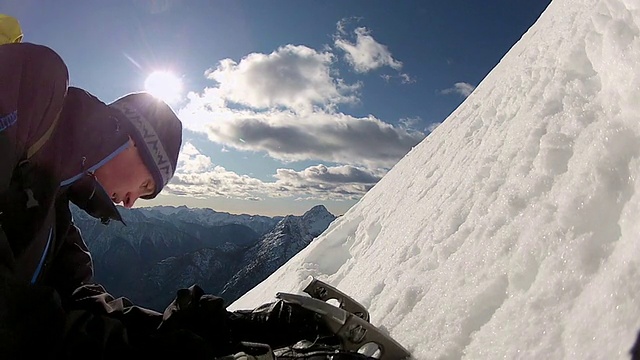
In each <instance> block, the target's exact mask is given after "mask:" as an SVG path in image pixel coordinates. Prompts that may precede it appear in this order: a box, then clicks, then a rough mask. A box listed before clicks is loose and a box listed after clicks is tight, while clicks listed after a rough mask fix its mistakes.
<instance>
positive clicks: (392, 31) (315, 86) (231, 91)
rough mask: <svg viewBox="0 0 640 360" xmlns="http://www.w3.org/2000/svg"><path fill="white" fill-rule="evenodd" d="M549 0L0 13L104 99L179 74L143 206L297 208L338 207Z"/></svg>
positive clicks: (30, 5)
mask: <svg viewBox="0 0 640 360" xmlns="http://www.w3.org/2000/svg"><path fill="white" fill-rule="evenodd" d="M548 4H549V1H547V0H540V1H507V0H495V1H494V0H492V1H484V2H479V1H458V0H454V1H360V0H357V1H356V0H354V1H293V0H291V1H290V0H286V1H284V0H278V1H186V0H184V1H139V0H134V1H109V2H99V1H64V2H63V1H60V2H52V1H48V2H45V1H28V0H27V1H25V0H22V1H7V2H4V3H3V4H2V5H0V13H5V14H9V15H12V16H15V17H17V18H18V20H19V21H20V23H21V25H22V27H23V31H24V34H25V41H28V42H34V43H39V44H44V45H48V46H50V47H52V48H53V49H55V50H56V51H58V53H60V55H61V56H62V57H63V59H65V61H66V62H67V65H68V67H69V70H70V76H71V79H70V82H71V85H73V86H78V87H82V88H84V89H86V90H88V91H89V92H91V93H93V94H95V95H96V96H97V97H98V98H100V99H101V100H103V101H105V102H107V103H108V102H111V101H113V100H114V99H116V98H118V97H119V96H121V95H124V94H126V93H129V92H133V91H139V90H145V89H146V88H145V81H146V80H147V79H148V77H149V75H150V74H152V73H154V72H155V71H160V70H162V71H166V72H169V73H171V74H173V75H174V76H176V77H177V78H179V80H180V82H181V87H180V89H181V90H180V91H178V92H177V95H178V96H179V97H176V98H174V100H172V101H171V106H172V107H173V108H174V110H175V111H176V112H177V113H178V114H179V115H180V117H181V119H182V120H183V122H184V125H185V131H184V141H183V149H182V152H181V155H180V158H179V168H178V170H177V172H176V176H175V177H174V179H173V180H172V182H171V183H170V185H169V186H168V187H167V189H166V190H165V191H163V193H162V194H161V195H160V196H158V198H157V199H155V200H152V201H146V202H144V201H141V202H140V203H139V205H140V206H149V205H161V204H166V205H187V206H190V207H207V208H212V209H214V210H217V211H228V212H232V213H248V214H264V215H286V214H301V213H303V212H304V211H306V210H308V209H309V208H311V207H312V206H314V205H316V204H324V205H325V206H326V207H327V208H328V209H329V211H331V212H332V213H334V214H336V215H341V214H342V213H344V212H345V211H346V210H348V209H349V208H350V207H351V206H352V205H353V204H355V202H357V201H358V200H359V199H360V198H361V196H362V195H363V194H364V193H365V192H366V191H367V190H368V189H370V188H371V187H372V186H374V185H375V183H376V182H377V181H378V180H379V179H380V178H381V177H382V176H384V174H385V173H386V172H387V171H388V170H389V169H390V168H391V167H393V165H394V164H395V163H396V162H397V161H398V160H399V159H400V158H402V156H404V154H406V153H407V152H408V151H409V150H410V149H411V147H413V146H415V145H416V144H417V143H419V142H420V141H421V140H422V139H424V137H425V136H428V134H429V132H430V131H431V130H432V129H433V128H434V127H435V126H437V125H438V124H439V123H440V122H442V121H443V120H444V119H445V118H446V117H447V116H448V115H449V114H450V113H451V112H452V111H454V110H455V109H456V108H457V107H458V105H460V103H461V102H462V101H464V99H465V97H466V96H468V95H469V93H470V92H471V91H472V90H473V89H474V87H475V86H477V85H478V84H479V83H480V81H482V79H483V78H484V77H485V76H486V75H487V74H488V73H489V72H490V71H491V69H493V67H494V66H495V65H496V64H497V63H498V62H499V61H500V59H501V58H502V57H503V56H504V54H506V52H507V51H508V50H509V49H510V48H511V46H513V45H514V44H515V43H516V42H517V41H518V40H519V39H520V37H521V36H522V35H523V34H524V33H525V32H526V31H527V29H528V28H529V27H530V26H531V25H532V24H533V23H534V22H535V20H536V19H537V18H538V17H539V16H540V14H541V13H542V11H543V10H544V9H545V8H546V6H547V5H548ZM162 84H164V86H165V87H166V86H168V85H167V84H169V83H168V82H164V83H162ZM162 84H161V85H162ZM177 89H179V87H178V86H177V85H176V86H170V89H164V90H177Z"/></svg>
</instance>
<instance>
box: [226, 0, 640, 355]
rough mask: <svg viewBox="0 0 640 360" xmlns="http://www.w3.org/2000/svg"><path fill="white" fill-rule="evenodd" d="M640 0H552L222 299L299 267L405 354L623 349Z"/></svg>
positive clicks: (633, 261) (639, 134) (289, 279)
mask: <svg viewBox="0 0 640 360" xmlns="http://www.w3.org/2000/svg"><path fill="white" fill-rule="evenodd" d="M639 190H640V1H638V0H554V1H552V2H551V4H550V5H549V7H548V8H547V9H546V10H545V12H544V13H543V14H542V15H541V17H540V18H539V19H538V21H537V22H536V23H535V24H534V25H533V26H532V27H531V28H530V29H529V31H528V32H527V33H526V34H525V35H524V36H523V37H522V39H521V40H520V41H519V42H518V43H517V44H516V45H514V46H513V48H512V49H511V50H510V51H509V52H508V53H507V54H506V55H505V57H504V58H503V59H502V60H501V62H500V63H499V64H498V65H497V66H496V67H495V68H494V69H493V70H492V71H491V72H490V73H489V75H487V77H486V78H485V79H484V80H483V81H482V83H481V84H479V86H478V87H477V88H476V89H475V91H474V92H473V93H472V94H471V95H470V96H469V97H468V98H467V99H466V100H465V102H464V103H463V104H462V105H461V106H460V107H459V108H458V109H456V110H455V111H454V112H453V113H452V114H451V115H450V116H449V117H448V118H447V119H446V120H445V121H444V122H443V123H442V125H440V126H439V127H438V128H436V129H435V131H434V132H433V133H432V134H430V135H429V136H428V137H427V138H426V139H425V140H424V141H423V142H422V143H420V144H419V145H418V146H416V147H415V148H414V149H412V151H411V152H410V153H409V154H407V155H406V156H405V157H404V158H403V159H402V160H401V161H400V162H399V163H398V164H397V165H396V166H395V167H394V168H393V169H392V170H391V171H390V172H389V173H388V174H387V175H386V176H385V177H384V178H383V179H382V180H381V181H380V182H379V183H378V184H377V185H376V186H375V187H374V188H373V189H372V190H370V191H369V192H368V193H367V194H366V195H365V196H364V197H363V198H362V199H361V201H359V202H358V203H357V204H356V205H355V206H353V207H352V208H351V209H350V210H349V211H348V212H347V213H346V214H345V215H344V216H342V217H341V218H339V219H337V220H336V221H334V222H333V223H332V224H331V226H330V227H329V228H328V229H327V230H326V231H325V232H324V233H323V234H322V235H321V236H319V237H318V238H316V240H314V241H313V242H312V243H311V244H310V245H309V246H307V247H306V248H305V249H304V250H302V251H301V252H300V253H299V254H298V255H297V256H295V257H294V258H292V259H291V260H290V261H289V262H287V263H286V264H285V265H284V266H282V267H281V268H280V269H279V270H277V271H276V272H275V273H274V274H273V275H272V276H270V277H269V278H268V279H267V280H265V281H264V282H262V283H261V284H259V285H258V286H256V287H255V288H254V289H253V290H251V291H249V292H248V293H247V294H245V295H244V296H243V297H242V298H240V299H239V300H238V301H236V302H235V303H233V304H232V305H231V306H230V309H241V308H251V307H254V306H256V305H259V304H261V303H264V302H267V301H271V300H272V299H273V297H274V295H275V293H276V292H277V291H283V292H294V293H299V292H301V290H302V289H301V286H302V284H304V283H305V282H306V281H307V280H308V279H309V277H310V276H315V277H317V278H319V279H322V280H325V281H327V282H328V283H329V284H332V285H334V286H336V287H338V288H339V289H341V290H342V291H344V292H346V293H348V294H350V295H352V296H353V297H354V298H355V299H356V300H359V301H360V302H362V304H363V305H365V306H367V307H368V308H369V310H370V312H371V317H372V322H373V323H374V324H375V325H377V326H379V327H380V328H381V329H382V330H383V331H386V332H388V333H390V334H391V335H392V336H393V337H394V338H395V339H397V340H398V341H399V342H400V343H401V344H403V345H405V346H406V347H407V348H408V349H409V350H410V351H411V352H412V353H413V354H414V356H415V358H416V359H499V358H500V359H503V358H504V359H628V358H629V355H628V352H629V349H630V348H631V346H632V345H633V343H634V341H635V338H636V334H637V331H638V330H639V329H640V300H637V299H638V298H637V297H636V296H638V294H640V191H639Z"/></svg>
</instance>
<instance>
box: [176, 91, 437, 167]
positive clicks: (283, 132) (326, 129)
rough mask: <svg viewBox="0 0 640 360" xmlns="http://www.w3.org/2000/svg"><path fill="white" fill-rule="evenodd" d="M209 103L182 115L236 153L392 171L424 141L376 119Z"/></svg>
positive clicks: (201, 101) (202, 101)
mask: <svg viewBox="0 0 640 360" xmlns="http://www.w3.org/2000/svg"><path fill="white" fill-rule="evenodd" d="M193 96H196V95H193ZM206 103H207V102H206V100H205V99H198V100H197V101H194V102H192V103H190V104H189V105H188V106H187V107H186V108H184V109H183V110H181V112H180V117H181V118H182V119H184V123H185V124H187V126H188V125H189V124H192V123H198V124H201V123H207V125H206V126H204V125H198V126H201V127H204V128H206V133H207V134H208V136H209V139H210V140H212V141H214V142H216V143H220V144H222V145H224V146H226V147H230V148H235V149H238V150H243V151H255V152H266V153H268V154H269V156H271V157H273V158H275V159H279V160H283V161H299V160H319V161H326V162H334V163H340V164H351V165H364V166H367V167H369V168H378V167H391V166H393V165H394V164H395V163H396V162H397V161H398V160H399V159H400V158H402V156H404V155H405V154H406V153H407V152H408V151H409V150H410V149H411V148H412V147H413V146H415V145H416V144H418V143H419V142H420V141H422V139H423V138H424V137H425V134H424V133H422V132H420V131H414V130H410V129H406V128H404V127H402V126H400V127H398V126H393V125H390V124H388V123H385V122H383V121H381V120H379V119H377V118H375V117H374V116H372V115H369V116H367V117H363V118H357V117H353V116H351V115H346V114H342V113H331V112H325V111H316V112H310V113H305V114H299V113H295V112H293V111H288V110H270V111H263V112H256V111H252V110H237V109H236V110H233V109H229V108H213V107H211V106H209V107H207V106H202V104H206Z"/></svg>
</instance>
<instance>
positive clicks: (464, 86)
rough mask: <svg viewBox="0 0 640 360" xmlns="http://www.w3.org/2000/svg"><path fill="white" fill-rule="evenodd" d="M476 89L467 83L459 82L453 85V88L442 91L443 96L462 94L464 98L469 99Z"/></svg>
mask: <svg viewBox="0 0 640 360" xmlns="http://www.w3.org/2000/svg"><path fill="white" fill-rule="evenodd" d="M475 89H476V87H475V86H473V85H471V84H469V83H466V82H458V83H455V84H453V87H451V88H448V89H445V90H442V91H441V93H442V94H452V93H456V94H460V95H462V96H464V97H467V96H469V95H471V93H472V92H473V90H475Z"/></svg>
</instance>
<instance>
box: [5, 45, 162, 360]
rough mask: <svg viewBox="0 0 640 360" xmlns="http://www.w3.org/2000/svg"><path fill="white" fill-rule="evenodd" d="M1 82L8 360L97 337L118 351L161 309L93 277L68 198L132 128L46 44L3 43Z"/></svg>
mask: <svg viewBox="0 0 640 360" xmlns="http://www.w3.org/2000/svg"><path fill="white" fill-rule="evenodd" d="M0 84H2V86H0V154H2V155H0V358H2V359H12V358H17V357H20V358H26V357H28V356H27V355H28V354H30V353H33V354H34V355H35V354H38V352H39V351H42V349H43V347H44V348H46V349H47V351H48V352H49V353H51V352H53V353H64V352H66V351H68V348H74V345H71V344H74V343H76V344H80V343H83V342H85V343H88V342H87V341H86V339H89V338H91V339H93V340H90V341H93V342H95V344H93V345H95V346H96V347H101V348H103V349H102V350H104V351H105V352H106V353H108V352H109V351H116V350H117V349H118V347H121V346H125V345H127V344H129V343H130V340H131V339H130V338H131V337H132V336H134V337H135V334H136V333H147V332H149V331H151V330H152V329H155V328H157V326H158V324H159V323H160V322H161V321H162V315H161V314H160V313H157V312H154V311H151V310H148V309H143V308H139V307H135V306H133V305H132V304H131V303H130V302H128V300H127V299H125V298H120V299H114V298H113V297H112V296H111V295H109V294H108V293H107V292H106V291H105V290H104V289H103V288H102V287H101V286H99V285H96V284H92V283H91V281H92V276H93V267H92V261H91V256H90V254H89V251H88V249H87V246H86V244H85V242H84V241H83V239H82V236H81V234H80V231H79V229H78V228H77V227H76V226H75V225H74V224H73V219H72V217H71V213H70V210H69V199H70V198H71V197H74V196H75V198H76V199H78V200H80V201H79V202H80V203H82V202H83V200H85V199H83V198H82V197H85V196H87V195H84V193H86V192H84V191H82V190H83V189H81V188H79V187H80V186H83V185H82V184H84V183H86V182H85V181H83V179H84V178H85V177H87V176H88V175H87V174H90V173H92V172H93V171H94V170H95V169H97V168H98V167H100V166H101V165H103V164H104V163H106V162H107V161H108V160H110V159H111V158H113V157H114V156H116V155H117V154H118V153H119V152H120V151H122V150H124V149H126V147H127V146H128V145H127V144H128V139H129V135H128V133H127V130H126V126H127V125H126V123H125V122H123V121H121V119H119V118H118V117H119V115H118V113H116V112H114V110H113V109H110V108H109V107H107V105H106V104H104V103H102V102H101V101H100V100H98V99H97V98H96V97H94V96H92V95H91V94H89V93H87V92H86V91H84V90H81V89H78V88H74V87H68V71H67V68H66V65H65V64H64V62H63V61H62V59H60V57H59V56H58V55H57V54H56V53H55V52H54V51H52V50H51V49H49V48H47V47H44V46H40V45H34V44H28V43H22V44H6V45H2V46H0ZM78 194H80V195H78ZM107 201H108V202H109V204H103V205H104V206H113V204H112V203H111V202H110V199H108V197H107ZM102 316H105V317H104V318H101V317H102ZM114 319H115V320H114ZM116 320H117V321H116ZM88 324H91V325H90V326H89V325H88ZM89 328H90V329H91V330H90V331H89V330H88V329H89ZM125 329H126V331H125ZM89 332H91V334H89ZM82 339H85V340H82ZM90 341H89V342H90ZM116 344H120V345H116ZM93 345H92V346H93Z"/></svg>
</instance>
